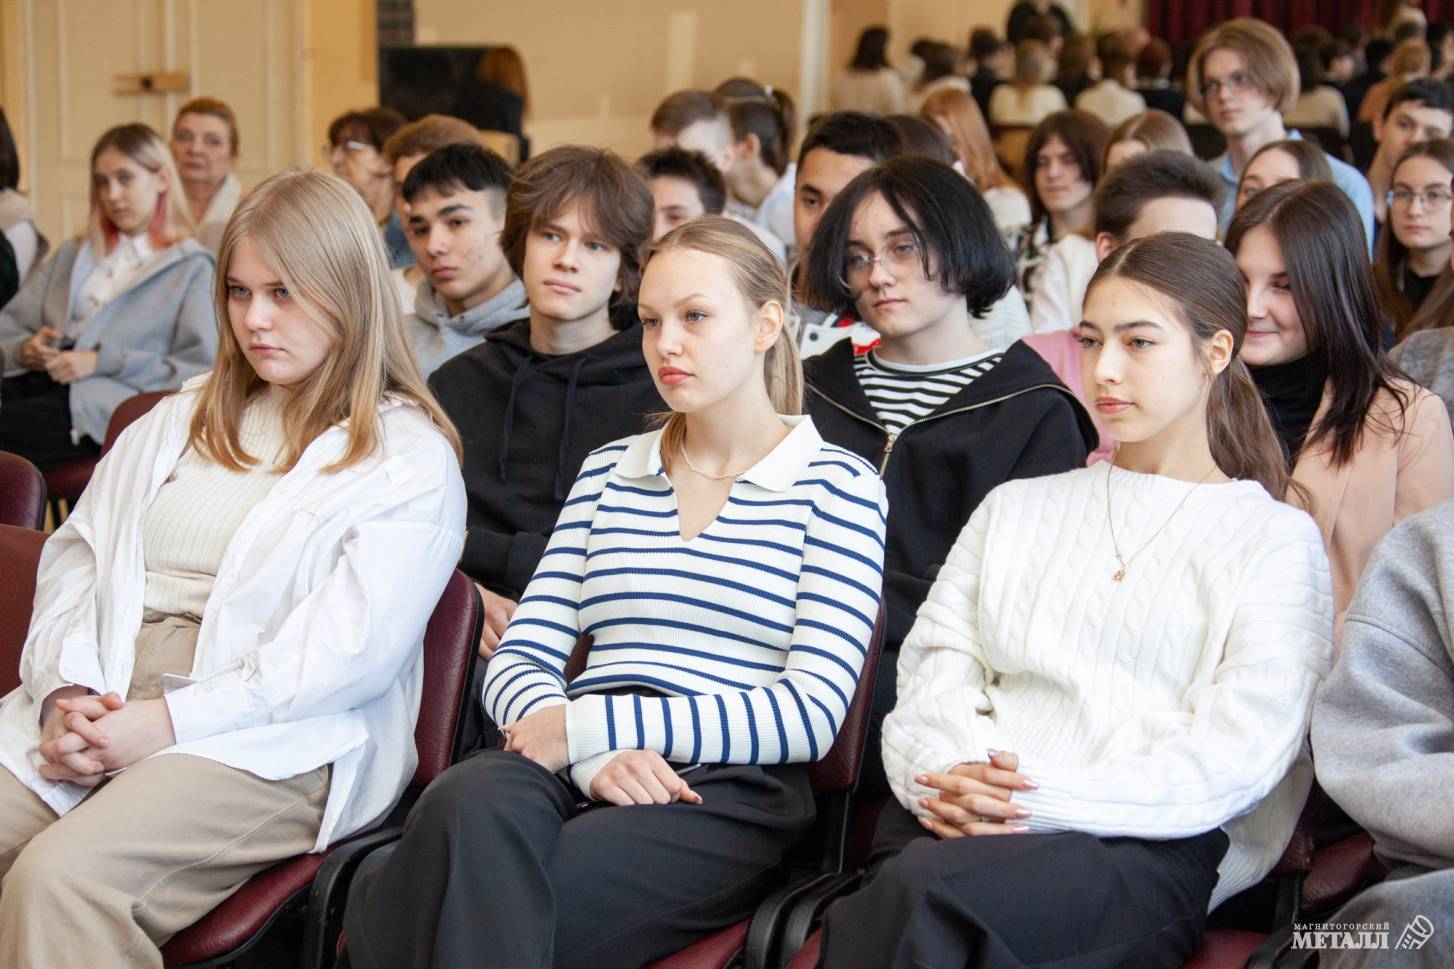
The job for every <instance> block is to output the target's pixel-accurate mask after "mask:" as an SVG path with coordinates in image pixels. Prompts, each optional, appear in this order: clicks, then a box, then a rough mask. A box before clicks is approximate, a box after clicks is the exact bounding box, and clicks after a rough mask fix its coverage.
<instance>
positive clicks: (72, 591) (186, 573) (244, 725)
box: [0, 171, 465, 969]
mask: <svg viewBox="0 0 1454 969" xmlns="http://www.w3.org/2000/svg"><path fill="white" fill-rule="evenodd" d="M214 293H215V299H216V306H217V328H218V334H219V340H220V349H219V352H218V360H217V366H216V369H215V370H214V371H213V372H212V373H211V374H210V375H203V376H201V377H198V378H196V379H194V380H192V381H189V382H188V384H187V385H186V386H185V387H184V388H183V390H182V391H181V393H179V394H177V395H175V396H173V397H170V398H168V399H167V400H165V401H163V402H162V403H161V404H159V405H158V406H157V407H156V408H155V409H154V410H153V411H152V412H151V413H150V414H148V415H147V416H146V417H144V418H142V419H141V420H140V421H138V422H137V423H136V424H135V425H133V426H132V427H131V428H130V429H129V430H128V431H127V432H126V433H125V434H124V435H123V436H122V437H121V439H120V441H119V442H118V444H117V446H116V448H115V449H114V450H113V451H111V452H110V453H109V454H108V456H107V457H106V458H105V459H103V460H102V462H101V464H100V466H99V467H98V468H97V471H96V475H95V477H94V478H93V479H92V481H91V485H90V487H89V488H88V489H87V490H86V492H85V494H84V495H83V496H82V498H81V500H80V502H79V503H78V504H77V505H76V508H75V510H74V511H73V512H72V514H71V516H70V517H69V518H68V519H67V520H66V522H65V524H64V525H62V526H61V528H60V529H58V530H57V531H56V533H55V534H54V535H53V536H52V537H51V538H50V540H49V541H48V542H47V543H46V545H45V548H44V551H43V552H42V555H41V562H40V569H39V575H38V581H37V584H36V595H35V606H34V612H33V615H32V619H31V625H30V631H29V635H28V637H27V639H26V644H25V651H24V654H23V656H22V658H21V668H20V677H21V681H22V685H21V686H20V687H19V688H17V689H16V690H14V691H13V692H11V693H10V694H9V695H7V696H6V697H4V698H3V699H0V873H3V874H4V882H3V888H0V965H4V966H7V967H13V969H39V967H42V966H133V967H143V966H144V967H160V966H161V965H162V959H161V955H160V952H159V951H158V949H159V947H160V946H161V945H162V944H163V943H165V942H166V941H167V939H169V938H170V937H171V936H172V935H174V934H175V933H176V932H178V931H180V930H182V929H184V928H186V927H187V926H188V925H190V924H191V923H192V922H194V921H196V920H197V919H198V918H199V917H201V916H202V915H204V914H206V913H207V912H208V911H209V910H211V909H212V908H213V907H214V906H216V905H217V904H218V903H219V902H221V901H222V900H224V899H225V898H226V897H227V896H228V895H229V894H230V893H231V892H232V891H234V890H235V889H236V888H237V887H238V886H239V885H240V884H242V883H243V882H245V881H246V880H247V879H248V877H249V876H251V875H252V874H253V873H255V872H257V871H259V870H261V869H263V868H266V867H267V866H269V865H271V864H273V863H275V862H277V861H279V860H281V859H284V858H287V857H290V856H292V855H295V854H299V853H302V852H308V851H315V850H321V849H322V848H324V847H326V846H327V845H328V844H329V843H330V842H332V841H335V840H337V839H339V838H341V837H344V836H346V835H348V834H350V833H352V832H354V831H357V830H359V829H360V828H363V827H364V826H366V825H368V824H369V823H371V822H373V821H375V820H376V819H378V818H379V817H381V816H382V815H384V814H385V813H386V812H387V811H388V810H389V809H390V808H391V807H392V805H393V803H394V801H395V800H396V799H397V798H398V795H399V794H400V792H401V791H402V790H403V787H404V785H405V783H406V781H407V780H408V778H409V776H410V774H411V773H412V772H413V770H414V765H415V760H416V755H415V751H414V744H413V727H414V720H415V718H416V716H417V714H418V709H419V691H420V685H421V681H422V661H421V643H422V638H423V633H424V627H425V624H426V622H427V621H428V618H429V614H430V612H431V611H432V609H433V607H434V604H435V603H436V601H437V600H438V597H439V594H440V592H441V591H442V590H443V588H444V585H445V583H446V582H447V581H448V578H449V576H450V574H451V570H452V569H453V568H454V563H455V561H456V560H457V559H458V557H459V553H460V548H461V546H462V544H463V538H464V508H465V499H464V487H463V483H462V481H461V479H460V471H459V463H458V455H459V442H458V439H457V436H456V435H455V432H454V430H453V428H452V426H451V425H450V423H449V421H448V419H447V418H446V417H445V416H444V414H443V413H442V412H441V411H440V409H439V407H438V406H437V405H436V404H435V403H434V401H433V399H432V397H431V396H430V394H429V391H428V389H427V388H426V386H425V384H424V381H423V380H422V378H421V377H420V376H419V372H418V369H417V367H416V365H415V363H414V357H413V355H412V353H411V352H410V350H409V345H408V343H407V340H406V338H405V335H404V329H403V324H402V321H401V319H400V316H399V309H398V301H397V300H396V299H394V296H393V292H392V290H391V289H390V282H389V275H388V263H387V260H386V257H385V255H384V250H383V245H382V243H381V242H380V240H379V235H378V232H377V230H376V229H375V227H374V223H373V220H372V218H371V217H370V215H369V213H368V211H367V209H366V208H365V207H364V204H363V202H362V201H361V200H360V199H359V198H358V196H357V194H356V193H355V192H353V190H352V189H350V188H349V187H348V185H347V184H346V183H345V182H343V181H342V180H340V179H338V178H336V177H334V176H332V175H326V174H323V173H321V172H302V171H294V172H286V173H283V174H281V175H278V176H275V177H274V178H272V179H270V180H269V181H267V182H265V183H264V184H263V185H262V186H260V187H259V188H258V189H257V191H256V192H254V193H253V194H252V195H251V196H250V197H249V198H248V199H247V200H246V201H245V202H244V203H243V204H242V205H241V207H240V208H239V209H238V211H237V212H236V213H235V214H234V216H233V217H232V219H231V221H230V222H229V224H228V226H227V229H226V231H225V232H224V234H223V238H222V243H221V247H220V249H219V256H218V273H217V279H216V284H215V290H214ZM157 755H161V756H157Z"/></svg>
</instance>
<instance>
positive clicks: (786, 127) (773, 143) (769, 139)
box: [716, 77, 798, 175]
mask: <svg viewBox="0 0 1454 969" xmlns="http://www.w3.org/2000/svg"><path fill="white" fill-rule="evenodd" d="M716 93H717V94H719V95H721V96H722V97H725V98H726V99H727V120H728V121H730V122H731V123H732V140H733V141H737V142H741V141H744V140H746V138H747V136H748V135H756V136H757V144H758V152H759V154H760V155H761V156H762V163H763V164H764V165H766V166H767V167H768V168H771V169H772V170H773V171H775V172H777V173H778V174H779V175H781V174H782V173H783V172H785V171H787V170H788V162H789V161H790V160H791V158H792V155H791V151H792V147H793V137H794V135H795V134H796V133H797V127H798V108H797V105H795V104H794V103H793V99H792V96H791V95H789V94H788V92H786V91H784V90H783V89H782V88H776V87H773V86H772V85H771V84H766V85H764V84H758V83H757V82H756V81H754V80H751V79H749V78H745V77H733V78H728V79H727V80H725V81H723V82H722V83H721V84H719V85H717V91H716Z"/></svg>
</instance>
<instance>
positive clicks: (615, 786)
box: [500, 703, 702, 805]
mask: <svg viewBox="0 0 1454 969" xmlns="http://www.w3.org/2000/svg"><path fill="white" fill-rule="evenodd" d="M500 738H501V740H502V741H503V743H502V744H501V747H502V748H503V749H504V750H508V751H510V752H512V753H516V754H520V755H521V756H522V757H528V758H530V759H531V760H533V761H535V762H536V763H537V764H539V765H540V766H542V767H544V768H545V769H546V770H548V771H551V772H552V773H554V772H556V771H559V770H562V769H563V768H565V767H566V766H567V765H569V763H570V754H569V749H570V748H569V746H568V744H567V741H566V735H565V704H563V703H558V704H556V705H555V706H550V707H546V708H545V709H543V710H536V711H535V712H534V713H528V714H526V715H525V716H523V717H521V718H520V719H519V720H516V721H515V722H514V723H512V724H510V725H509V726H507V727H501V728H500ZM590 793H591V796H592V797H594V798H597V799H598V800H602V801H608V802H610V803H611V804H619V805H626V804H671V803H673V802H675V801H685V802H686V803H688V804H701V803H702V798H701V796H700V795H698V794H697V792H696V791H694V790H692V789H691V788H690V787H688V786H687V782H686V781H684V780H682V778H681V777H680V776H679V775H678V774H677V772H676V771H675V770H673V769H672V766H671V765H670V764H668V763H667V762H666V758H665V757H662V756H661V754H659V753H657V752H656V751H654V750H623V751H621V752H620V753H618V754H617V755H616V756H615V757H613V758H611V761H610V763H608V764H607V765H606V766H605V767H604V768H602V769H601V770H600V771H598V772H597V773H596V776H595V777H594V778H592V779H591V790H590Z"/></svg>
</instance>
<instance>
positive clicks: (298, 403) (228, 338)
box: [188, 168, 460, 472]
mask: <svg viewBox="0 0 1454 969" xmlns="http://www.w3.org/2000/svg"><path fill="white" fill-rule="evenodd" d="M244 239H246V240H247V241H248V242H249V243H250V244H251V245H252V246H253V247H254V249H255V250H256V252H257V254H258V256H259V258H260V259H261V260H262V261H263V263H265V264H266V265H267V266H268V268H269V269H271V270H272V271H273V272H276V273H277V274H278V277H279V278H280V279H281V280H282V282H283V285H284V286H286V287H287V289H288V291H289V292H290V293H292V295H293V299H294V300H296V301H297V304H298V306H299V307H300V308H301V309H302V310H303V312H304V313H305V314H307V316H308V318H309V319H310V320H312V321H313V322H314V323H316V324H317V325H318V326H320V327H322V328H323V329H324V330H325V331H326V332H327V333H328V334H329V335H330V336H331V337H332V338H333V347H332V351H331V352H330V353H329V354H328V356H327V357H326V358H325V359H324V361H323V362H322V363H321V364H319V366H318V369H317V370H315V371H314V372H313V373H312V374H311V375H309V376H308V377H307V378H306V379H305V380H304V381H303V382H302V383H301V384H300V385H299V386H298V387H297V389H296V391H295V392H294V393H291V394H289V395H288V399H287V402H286V404H285V405H284V408H283V435H284V439H285V440H286V442H287V443H286V446H285V451H284V456H283V458H282V460H281V462H280V470H286V469H288V468H291V467H293V466H294V465H295V464H297V462H298V459H299V457H301V456H302V454H303V451H304V450H305V449H306V448H307V447H308V445H309V444H311V443H312V442H313V441H314V440H315V439H316V438H317V437H318V436H319V435H321V434H322V433H323V432H324V431H326V430H328V429H329V428H330V427H333V426H335V425H344V426H345V431H346V433H347V435H348V448H347V449H346V450H345V451H344V453H343V454H342V455H341V456H340V457H339V458H338V460H337V461H335V462H334V463H332V464H330V465H328V466H327V467H326V468H324V471H325V472H332V471H339V470H342V469H343V468H348V467H351V466H353V465H356V464H358V463H360V462H361V461H363V460H365V459H366V458H368V457H369V455H371V454H372V453H373V452H374V451H375V449H376V448H377V447H378V445H379V422H378V418H377V416H376V415H377V413H378V408H379V405H380V403H381V402H382V400H383V398H384V396H385V395H386V394H392V395H395V396H397V397H401V398H403V399H404V400H406V401H408V402H410V403H412V404H414V405H416V406H418V407H419V408H420V409H422V410H423V411H424V412H425V413H427V414H428V415H429V417H430V418H431V419H432V420H433V421H434V423H435V425H436V426H438V428H439V430H440V431H441V433H443V434H444V436H445V437H446V438H447V439H448V440H449V442H450V444H451V445H452V446H453V447H454V451H455V454H456V455H457V456H458V455H459V454H460V444H459V434H458V433H457V432H456V431H455V429H454V424H453V423H451V421H450V420H449V418H448V417H447V416H446V415H445V413H444V411H443V409H441V408H440V406H439V404H438V403H437V402H436V401H435V399H434V395H433V394H431V393H430V392H429V388H428V387H427V386H426V385H425V383H424V378H423V377H422V376H420V374H419V366H418V364H417V363H415V362H414V354H413V351H411V350H410V348H409V341H408V338H407V337H406V335H405V332H404V321H403V317H402V315H401V311H400V309H399V299H398V297H397V296H396V295H395V293H394V288H393V284H392V283H391V282H390V280H389V261H388V258H387V257H386V256H385V255H384V248H383V242H382V240H381V239H380V237H379V231H378V228H377V227H376V226H375V224H374V219H373V216H372V214H371V213H370V212H369V210H368V207H367V206H365V205H364V202H363V199H362V198H360V197H359V195H358V193H357V192H355V191H354V190H353V188H352V187H350V186H349V184H348V183H347V182H345V181H344V180H343V179H341V178H339V177H337V176H336V175H332V174H329V173H326V172H320V171H313V170H309V169H301V168H295V169H290V170H289V171H285V172H282V173H280V174H278V175H274V176H273V177H272V178H269V179H268V180H267V181H265V182H263V183H262V184H261V185H259V186H258V187H257V188H256V189H254V190H253V192H252V194H250V195H249V196H248V197H247V198H246V199H244V200H243V202H242V204H241V205H239V206H238V207H237V211H236V212H234V213H233V214H232V218H231V219H229V220H228V223H227V228H226V229H225V230H224V231H223V233H222V244H221V245H220V246H219V247H218V250H217V273H216V279H215V283H214V285H213V300H214V303H215V306H216V312H217V329H218V334H219V339H218V349H217V363H216V366H215V367H214V368H213V370H212V376H211V379H209V380H208V381H207V384H206V386H205V387H203V389H202V392H201V397H200V399H199V400H198V402H197V409H196V411H195V413H193V415H192V424H191V427H190V429H189V431H188V435H189V438H188V443H189V444H191V445H192V446H193V447H196V448H197V450H198V452H199V453H201V454H203V455H206V456H208V457H210V458H211V459H212V460H214V461H216V462H217V463H218V464H221V465H223V466H224V467H227V468H231V469H233V470H235V471H241V470H244V469H245V468H246V467H247V466H249V465H253V464H256V463H257V461H258V458H256V457H254V456H252V455H250V454H248V453H247V452H246V451H245V450H243V447H242V443H241V441H240V440H239V438H238V426H239V424H240V423H241V420H242V414H243V411H244V410H245V409H246V407H247V402H248V399H249V398H250V397H252V396H253V395H255V394H257V393H259V392H261V391H262V390H264V389H265V387H266V383H265V381H264V380H263V379H262V378H261V377H259V376H258V375H257V372H256V371H255V370H253V368H252V365H251V364H249V363H248V362H247V358H246V357H244V356H243V353H242V349H241V347H239V346H238V343H237V339H236V338H235V337H234V336H233V333H232V325H231V322H230V321H229V318H228V311H227V296H228V283H227V267H228V265H229V263H230V262H231V258H232V253H233V251H234V250H235V249H236V247H237V246H238V244H239V243H241V242H242V241H243V240H244Z"/></svg>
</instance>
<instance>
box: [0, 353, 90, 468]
mask: <svg viewBox="0 0 1454 969" xmlns="http://www.w3.org/2000/svg"><path fill="white" fill-rule="evenodd" d="M0 451H9V452H10V453H11V454H18V455H20V456H21V457H23V458H25V459H26V460H27V461H29V462H30V463H31V464H33V465H35V466H36V467H37V468H40V469H41V470H42V471H49V470H50V469H51V468H54V467H55V466H56V465H58V464H64V463H65V462H67V461H73V460H75V459H77V458H90V457H95V456H96V455H97V454H100V453H101V446H100V445H99V444H97V443H96V442H95V441H93V440H91V439H90V438H89V437H83V438H81V443H80V444H76V443H73V442H72V441H71V388H70V387H68V386H66V385H65V384H58V383H56V382H55V381H54V380H52V379H50V375H49V374H45V373H41V372H39V371H31V372H29V373H23V374H20V375H19V376H15V377H6V378H5V379H4V380H0Z"/></svg>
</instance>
